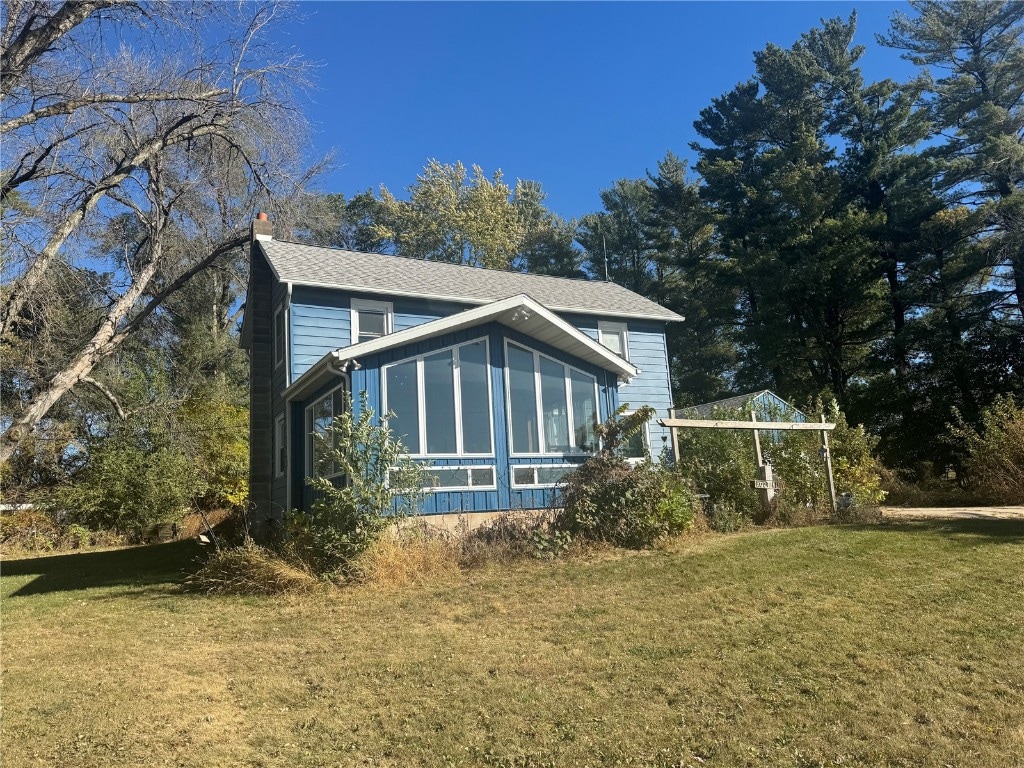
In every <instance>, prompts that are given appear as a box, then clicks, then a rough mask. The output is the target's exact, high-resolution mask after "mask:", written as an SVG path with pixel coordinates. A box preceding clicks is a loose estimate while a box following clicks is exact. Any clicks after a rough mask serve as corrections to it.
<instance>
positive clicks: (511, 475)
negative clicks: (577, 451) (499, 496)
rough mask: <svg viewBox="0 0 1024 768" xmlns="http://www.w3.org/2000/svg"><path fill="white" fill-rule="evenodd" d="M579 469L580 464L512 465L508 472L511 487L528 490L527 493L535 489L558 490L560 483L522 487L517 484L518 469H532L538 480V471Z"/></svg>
mask: <svg viewBox="0 0 1024 768" xmlns="http://www.w3.org/2000/svg"><path fill="white" fill-rule="evenodd" d="M579 467H580V465H579V464H510V465H509V467H508V470H509V471H508V475H509V485H510V486H511V487H512V488H521V489H523V490H526V491H529V490H531V489H534V488H557V487H558V483H557V482H556V483H530V484H528V485H522V484H521V483H517V482H516V470H517V469H532V470H533V479H534V480H536V479H537V470H538V469H565V470H573V469H579Z"/></svg>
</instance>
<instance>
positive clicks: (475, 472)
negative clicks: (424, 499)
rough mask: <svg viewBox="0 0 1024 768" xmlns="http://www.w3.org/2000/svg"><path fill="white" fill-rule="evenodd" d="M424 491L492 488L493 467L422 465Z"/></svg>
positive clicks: (493, 483) (493, 486) (494, 486)
mask: <svg viewBox="0 0 1024 768" xmlns="http://www.w3.org/2000/svg"><path fill="white" fill-rule="evenodd" d="M424 471H425V473H426V484H425V486H424V488H423V490H425V491H468V490H487V489H490V490H493V489H494V488H496V487H497V485H496V484H495V482H494V467H424Z"/></svg>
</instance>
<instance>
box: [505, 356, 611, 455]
mask: <svg viewBox="0 0 1024 768" xmlns="http://www.w3.org/2000/svg"><path fill="white" fill-rule="evenodd" d="M505 349H506V359H507V361H508V364H507V371H508V398H509V403H508V405H509V408H508V410H509V433H510V435H511V439H512V453H514V454H520V455H522V454H530V453H544V454H550V453H593V452H594V450H595V449H596V447H597V440H596V436H595V433H594V427H595V425H596V424H597V380H596V379H595V378H594V377H593V376H590V375H589V374H586V373H584V372H583V371H579V370H576V369H575V368H570V367H569V366H567V365H564V364H562V363H560V362H558V361H557V360H553V359H552V358H550V357H545V356H544V355H542V354H540V353H539V352H534V351H533V350H530V349H526V348H525V347H520V346H519V345H517V344H512V343H506V345H505Z"/></svg>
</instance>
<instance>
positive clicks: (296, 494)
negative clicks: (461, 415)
mask: <svg viewBox="0 0 1024 768" xmlns="http://www.w3.org/2000/svg"><path fill="white" fill-rule="evenodd" d="M479 338H486V339H487V341H488V351H489V356H490V383H491V399H492V405H493V408H492V420H493V421H492V423H493V430H494V454H493V456H473V457H447V458H436V459H435V458H429V459H423V462H424V464H425V465H427V466H428V467H430V466H433V467H443V466H493V467H494V470H495V481H496V486H497V487H496V488H495V489H485V490H466V491H457V490H456V491H434V492H428V493H426V494H425V498H424V501H423V504H422V507H421V512H422V513H423V514H427V515H430V514H457V513H460V512H482V511H492V510H501V509H537V508H544V507H547V506H549V505H550V504H551V502H552V500H553V492H554V491H553V489H552V488H543V487H538V488H513V487H512V477H511V472H510V466H544V465H560V464H572V465H577V464H579V463H582V462H583V461H584V460H585V458H586V457H585V456H581V455H579V454H566V455H548V456H523V457H511V456H510V454H509V435H508V429H507V412H506V407H507V397H506V387H505V370H504V369H505V340H506V339H508V340H511V341H514V342H518V343H520V344H523V345H524V346H527V347H530V348H532V349H535V350H537V351H538V352H540V353H541V354H544V355H547V356H549V357H552V358H555V359H557V360H561V361H562V362H565V363H567V364H569V365H572V366H574V367H576V368H578V369H580V370H582V371H585V372H586V373H589V374H590V375H592V376H594V377H595V379H596V381H597V386H598V410H599V418H600V419H602V420H604V419H606V418H608V416H609V415H610V414H611V413H612V412H613V411H614V410H615V408H616V406H617V399H616V395H615V393H616V388H615V381H614V376H613V375H612V374H609V373H608V372H606V371H604V370H602V369H599V368H595V367H594V366H592V365H590V364H589V363H586V362H584V361H582V360H579V359H577V358H575V357H573V356H571V355H566V354H565V353H564V352H561V351H559V350H556V349H554V348H552V347H550V346H548V345H547V344H544V343H541V342H539V341H537V340H535V339H533V338H531V337H529V336H525V335H523V334H521V333H518V332H516V331H514V330H512V329H510V328H507V327H506V326H503V325H500V324H497V323H488V324H485V325H481V326H477V327H474V328H469V329H465V330H462V331H459V332H457V333H451V334H446V335H444V336H440V337H437V338H434V339H429V340H426V341H421V342H417V343H414V344H409V345H406V346H403V347H399V348H396V349H391V350H387V351H385V352H381V353H379V354H376V355H368V356H366V357H365V358H361V359H360V360H359V364H360V367H359V368H358V369H356V370H353V371H351V373H350V376H351V386H352V392H353V398H352V399H353V407H354V408H355V409H358V408H359V393H360V392H361V391H365V392H366V393H367V402H368V405H369V406H370V407H371V408H373V409H374V411H375V413H376V414H377V416H378V418H379V417H380V416H381V414H382V411H383V403H382V393H381V370H382V368H383V367H384V366H386V365H388V364H390V363H394V362H398V361H401V360H405V359H408V358H410V357H414V356H418V355H423V354H428V353H430V352H434V351H437V350H440V349H445V348H447V347H451V346H454V345H457V344H462V343H465V342H468V341H472V340H474V339H479ZM340 381H342V379H341V377H338V378H337V379H333V380H332V381H331V382H330V383H328V384H325V385H323V386H321V387H320V388H319V389H318V390H316V392H314V393H313V394H312V395H310V396H309V397H308V398H306V399H304V400H303V401H302V402H301V403H298V404H296V405H295V406H294V408H293V411H292V424H293V431H298V432H300V433H304V432H305V409H306V407H308V406H309V405H311V404H312V403H313V402H314V401H315V400H317V399H319V398H320V397H322V396H323V395H324V394H326V393H327V392H328V391H330V390H331V389H333V388H334V387H336V386H338V383H339V382H340ZM296 425H299V426H298V429H296ZM291 444H292V446H293V448H294V449H295V453H294V454H293V459H292V461H291V471H292V477H293V478H302V480H301V483H299V484H296V483H295V482H294V480H293V490H292V501H293V505H296V506H297V505H298V503H299V500H300V499H301V505H302V507H303V508H305V509H308V508H309V505H310V504H311V503H312V501H313V496H312V493H311V490H310V489H309V487H308V486H307V485H306V483H305V480H304V478H305V472H306V467H305V458H304V457H305V451H306V443H305V438H304V437H303V438H301V439H298V440H296V439H295V438H294V437H293V439H292V443H291ZM428 471H429V470H428Z"/></svg>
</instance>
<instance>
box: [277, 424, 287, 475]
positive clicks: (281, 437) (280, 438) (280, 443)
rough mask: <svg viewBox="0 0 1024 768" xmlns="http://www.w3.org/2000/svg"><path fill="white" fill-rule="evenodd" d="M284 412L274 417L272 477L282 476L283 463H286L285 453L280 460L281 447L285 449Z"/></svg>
mask: <svg viewBox="0 0 1024 768" xmlns="http://www.w3.org/2000/svg"><path fill="white" fill-rule="evenodd" d="M284 427H285V423H284V414H283V413H279V414H278V415H277V418H275V419H274V477H275V479H276V478H279V477H284V471H285V465H286V464H287V463H288V458H287V454H286V455H285V460H284V461H281V448H282V447H283V448H285V450H286V451H287V446H288V432H287V430H286V429H285V428H284Z"/></svg>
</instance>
